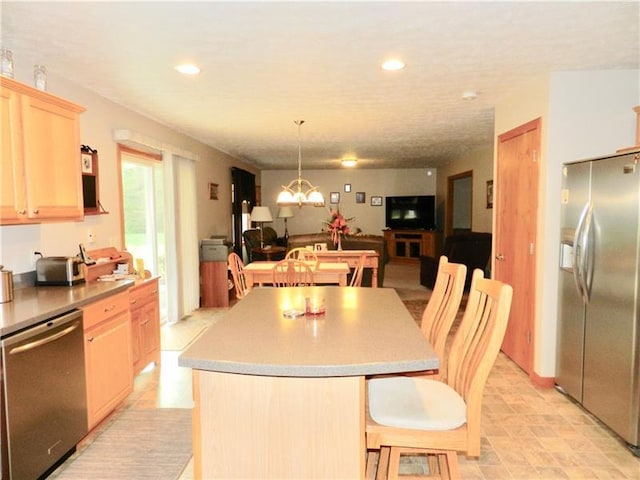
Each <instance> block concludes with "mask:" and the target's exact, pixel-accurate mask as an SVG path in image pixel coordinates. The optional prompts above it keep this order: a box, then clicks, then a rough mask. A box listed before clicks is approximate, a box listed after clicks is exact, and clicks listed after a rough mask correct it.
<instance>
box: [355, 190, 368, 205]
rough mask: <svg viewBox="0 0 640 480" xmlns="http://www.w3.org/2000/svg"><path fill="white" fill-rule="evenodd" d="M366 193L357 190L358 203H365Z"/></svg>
mask: <svg viewBox="0 0 640 480" xmlns="http://www.w3.org/2000/svg"><path fill="white" fill-rule="evenodd" d="M365 199H366V194H365V193H364V192H356V203H364V202H365Z"/></svg>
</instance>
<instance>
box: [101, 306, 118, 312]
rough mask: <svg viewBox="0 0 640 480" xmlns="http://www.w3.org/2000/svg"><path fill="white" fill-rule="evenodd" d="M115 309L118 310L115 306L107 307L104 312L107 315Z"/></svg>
mask: <svg viewBox="0 0 640 480" xmlns="http://www.w3.org/2000/svg"><path fill="white" fill-rule="evenodd" d="M114 308H116V306H115V305H111V306H110V307H105V309H104V312H105V313H107V312H110V311H111V310H113V309H114Z"/></svg>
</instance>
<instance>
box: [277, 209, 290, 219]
mask: <svg viewBox="0 0 640 480" xmlns="http://www.w3.org/2000/svg"><path fill="white" fill-rule="evenodd" d="M291 217H293V209H292V208H291V207H280V208H279V209H278V218H291Z"/></svg>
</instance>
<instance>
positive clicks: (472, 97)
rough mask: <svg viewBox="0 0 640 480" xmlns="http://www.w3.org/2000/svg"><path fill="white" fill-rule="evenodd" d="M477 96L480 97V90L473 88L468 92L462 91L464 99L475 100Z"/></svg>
mask: <svg viewBox="0 0 640 480" xmlns="http://www.w3.org/2000/svg"><path fill="white" fill-rule="evenodd" d="M476 98H478V92H474V91H472V90H469V91H467V92H463V93H462V99H463V100H475V99H476Z"/></svg>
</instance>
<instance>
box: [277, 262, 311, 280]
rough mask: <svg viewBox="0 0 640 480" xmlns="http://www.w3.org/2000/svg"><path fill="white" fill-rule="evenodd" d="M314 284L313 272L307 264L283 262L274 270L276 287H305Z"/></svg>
mask: <svg viewBox="0 0 640 480" xmlns="http://www.w3.org/2000/svg"><path fill="white" fill-rule="evenodd" d="M313 284H314V282H313V271H312V270H311V267H309V264H308V263H306V262H303V261H301V260H293V259H289V260H281V261H279V262H278V263H276V265H275V267H274V268H273V286H274V287H303V286H308V285H313Z"/></svg>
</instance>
